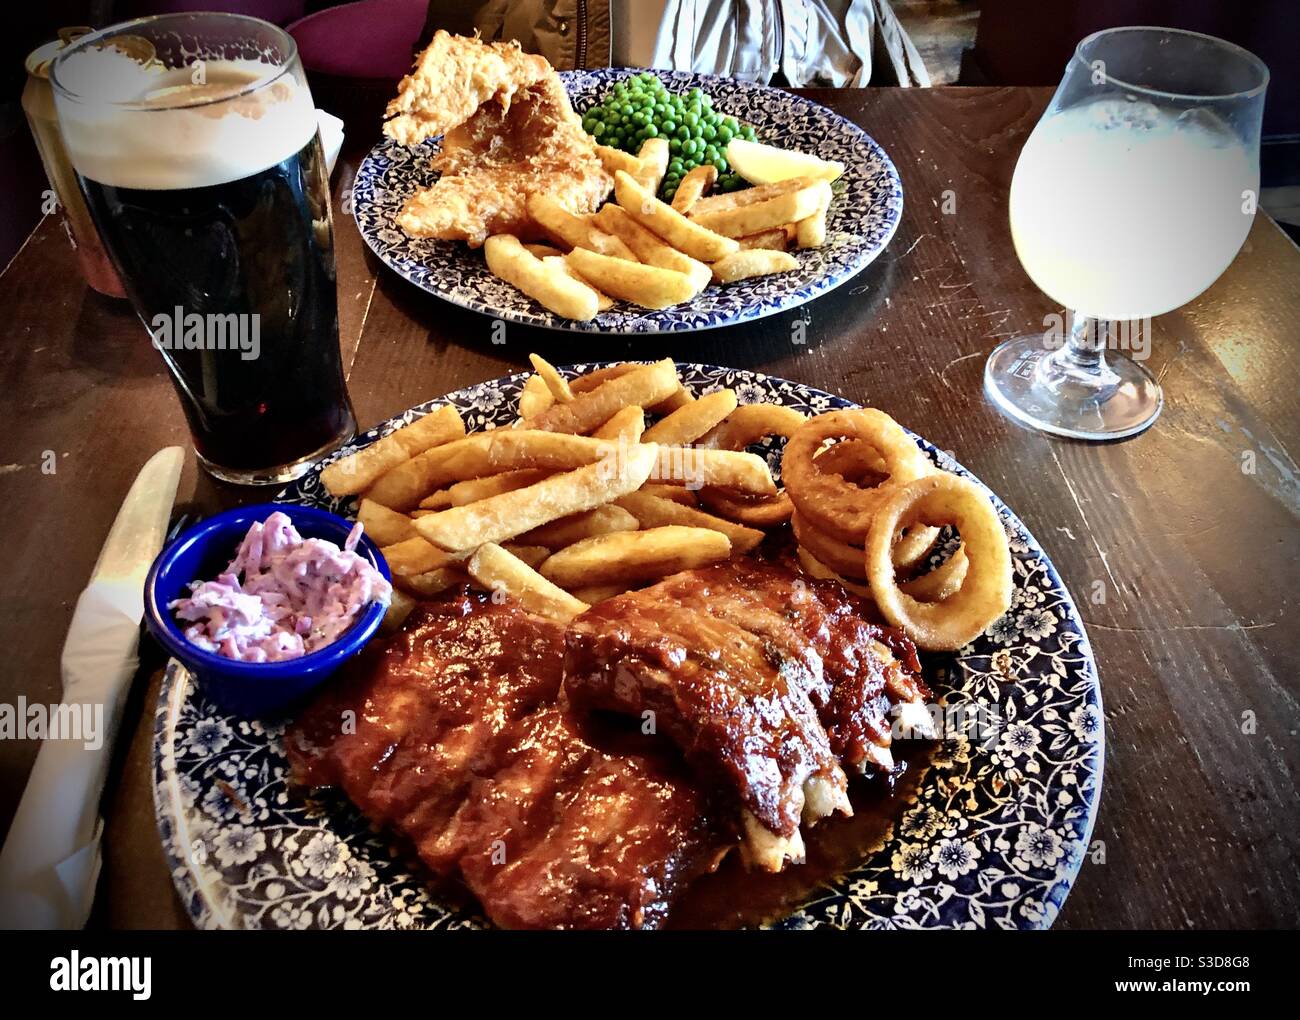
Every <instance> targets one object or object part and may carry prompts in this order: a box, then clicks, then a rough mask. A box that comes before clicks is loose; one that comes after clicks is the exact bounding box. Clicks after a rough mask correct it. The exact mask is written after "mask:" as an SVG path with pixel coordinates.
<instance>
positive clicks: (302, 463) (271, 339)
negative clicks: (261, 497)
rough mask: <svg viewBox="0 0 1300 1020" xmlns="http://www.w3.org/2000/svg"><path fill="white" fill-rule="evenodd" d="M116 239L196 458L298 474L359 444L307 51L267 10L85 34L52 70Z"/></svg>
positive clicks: (70, 133) (224, 474)
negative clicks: (304, 60)
mask: <svg viewBox="0 0 1300 1020" xmlns="http://www.w3.org/2000/svg"><path fill="white" fill-rule="evenodd" d="M50 82H51V85H52V86H53V88H54V94H55V103H56V105H57V108H58V113H59V123H60V129H61V131H62V133H63V138H64V142H65V144H66V147H67V150H68V155H69V158H70V160H71V162H72V165H73V167H74V169H75V170H76V171H77V176H78V179H79V180H80V183H81V187H82V190H83V191H84V192H85V196H86V202H87V205H88V206H89V208H90V212H91V215H92V216H93V218H94V220H95V223H96V225H97V226H98V228H99V232H100V235H101V236H102V238H103V241H104V245H105V247H106V248H107V250H108V252H109V255H110V257H111V258H112V260H113V263H114V265H115V266H116V268H117V271H118V274H119V275H120V276H121V278H122V281H123V284H124V285H125V287H126V290H127V293H128V295H129V297H130V298H131V302H132V304H133V305H134V306H135V310H136V312H137V313H138V314H139V315H140V318H141V319H143V320H144V324H145V328H146V329H147V330H148V331H149V335H150V337H151V339H152V341H153V344H154V346H155V347H157V348H158V350H159V351H160V352H161V353H162V356H163V359H164V360H165V361H166V363H167V367H168V369H169V370H170V372H171V376H172V380H173V382H174V383H175V386H176V391H177V393H178V394H179V395H180V401H181V406H182V407H183V408H184V410H185V415H186V417H187V419H188V420H189V424H190V431H191V433H192V434H193V436H194V447H195V450H196V452H197V454H198V458H199V462H200V463H201V464H202V465H203V466H204V467H205V468H206V469H207V470H208V471H209V472H210V473H211V474H213V475H215V476H216V477H217V478H220V479H223V480H225V481H231V482H238V483H241V484H260V483H273V482H284V481H288V480H290V479H292V478H296V477H297V476H299V475H301V474H303V473H304V472H305V471H306V470H307V469H308V468H310V467H311V465H312V463H313V462H314V461H315V460H317V459H319V458H320V457H322V456H324V455H325V454H327V453H329V452H330V451H331V450H334V449H336V448H337V447H338V446H339V445H341V444H342V443H344V442H346V441H347V440H348V439H350V438H351V437H352V435H353V433H354V431H355V428H356V422H355V419H354V417H353V413H352V406H351V403H350V402H349V400H348V395H347V388H346V385H345V383H344V380H343V367H342V361H341V357H340V354H339V338H338V301H337V297H336V295H335V290H334V235H333V228H332V224H331V220H330V202H329V180H328V174H327V171H326V168H325V161H324V157H323V155H322V153H321V145H320V140H319V137H318V135H317V129H316V114H315V107H314V105H313V103H312V100H311V94H310V93H309V92H308V89H307V82H306V78H305V77H304V75H303V70H302V64H301V63H300V62H299V60H298V53H297V48H296V47H295V45H294V42H293V39H291V38H290V37H289V36H288V35H287V34H286V33H284V32H283V31H281V30H280V29H279V28H276V27H275V26H274V25H270V24H267V23H266V22H264V21H259V20H258V19H256V18H248V17H242V16H238V15H230V14H173V15H163V16H161V17H156V18H144V19H141V20H139V21H132V22H128V23H126V24H122V25H117V26H114V27H112V28H109V29H105V30H104V31H102V32H97V33H94V34H92V35H88V36H84V37H83V38H81V39H80V40H78V41H77V43H76V44H75V45H73V46H71V47H69V48H68V49H67V50H65V51H64V52H63V53H62V54H61V55H60V56H59V58H58V59H57V60H56V61H55V63H54V66H53V68H52V69H51V72H50Z"/></svg>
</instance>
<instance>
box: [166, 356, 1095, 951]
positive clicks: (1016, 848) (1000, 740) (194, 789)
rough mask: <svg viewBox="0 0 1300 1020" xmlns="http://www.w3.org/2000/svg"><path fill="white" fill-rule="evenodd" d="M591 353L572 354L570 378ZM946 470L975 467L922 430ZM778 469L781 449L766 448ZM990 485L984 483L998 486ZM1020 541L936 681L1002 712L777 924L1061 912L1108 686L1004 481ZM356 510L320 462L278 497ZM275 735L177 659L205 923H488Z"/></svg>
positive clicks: (504, 411)
mask: <svg viewBox="0 0 1300 1020" xmlns="http://www.w3.org/2000/svg"><path fill="white" fill-rule="evenodd" d="M594 367H596V366H594V365H575V366H571V367H570V368H569V369H565V370H564V371H565V372H566V374H568V375H574V374H578V373H581V372H585V371H590V370H591V369H592V368H594ZM679 370H680V373H681V377H682V381H683V382H684V383H685V384H686V386H688V387H689V388H690V389H691V390H692V391H693V392H694V393H696V394H702V393H706V392H709V391H711V390H715V389H719V388H721V387H731V388H733V389H735V391H736V393H737V395H738V396H739V397H740V400H741V402H742V403H759V402H774V403H780V404H786V405H788V406H790V407H793V408H796V409H797V410H799V411H802V412H804V413H806V414H820V413H821V412H823V411H827V410H831V409H834V408H840V407H850V406H853V405H852V404H850V403H849V402H848V401H846V400H843V399H841V398H839V397H835V396H832V395H830V394H828V393H823V392H821V391H820V390H814V389H811V388H809V387H807V386H802V385H800V384H799V383H794V382H789V381H787V380H784V379H777V378H774V377H771V376H765V375H760V374H758V373H755V372H746V371H742V370H739V369H731V368H719V367H715V366H711V365H680V366H679ZM525 378H526V376H525V375H522V374H519V375H513V376H509V377H507V378H504V379H498V380H494V381H492V382H486V383H480V384H479V385H477V386H471V387H469V388H468V389H464V390H460V391H459V392H456V393H452V394H449V395H448V396H446V397H443V398H441V399H439V400H432V401H429V402H428V403H425V404H421V405H420V406H418V407H415V408H412V409H411V410H409V411H407V412H406V413H405V414H402V415H400V416H398V417H396V418H394V419H392V420H390V421H388V422H385V423H384V424H383V425H380V426H378V427H377V428H375V429H371V430H370V431H369V432H367V433H366V434H365V435H363V436H360V437H358V438H357V440H356V441H355V442H354V443H353V444H352V445H351V446H349V447H347V448H345V449H344V450H342V451H340V454H339V455H340V456H341V455H343V454H345V453H348V452H351V451H352V450H354V449H356V448H357V447H359V446H364V445H366V444H367V443H370V442H373V441H374V440H375V439H377V438H378V437H379V436H380V435H381V434H385V433H387V432H390V431H391V430H392V429H393V428H395V427H397V426H398V425H401V424H405V423H407V422H410V421H411V420H412V419H414V418H416V417H418V416H419V415H421V414H423V413H425V412H427V411H429V410H430V409H432V408H434V407H436V406H438V405H440V404H443V403H450V404H453V405H455V406H456V407H457V408H458V409H459V410H460V412H461V414H462V415H463V416H464V418H465V425H466V428H467V429H469V430H471V431H479V430H482V429H486V428H493V427H497V426H501V425H506V424H508V423H509V422H511V421H512V420H513V419H514V416H515V406H516V401H517V399H518V395H519V391H520V388H521V387H522V385H523V382H524V380H525ZM920 442H921V445H922V446H923V447H924V449H925V451H926V453H927V454H928V455H929V456H930V457H931V458H932V459H933V460H934V461H935V463H937V464H938V465H939V466H941V467H942V468H944V469H946V470H949V471H955V472H957V473H958V474H961V475H965V476H967V477H971V476H970V474H969V472H967V471H966V470H965V469H964V468H962V467H961V465H959V464H958V463H957V462H956V461H954V460H952V459H951V458H950V457H948V456H947V455H945V454H944V453H942V452H941V451H939V450H936V449H935V448H934V447H933V446H931V445H930V444H928V443H926V442H925V441H924V440H921V441H920ZM768 455H769V459H770V460H771V461H772V465H773V468H774V469H775V468H779V458H778V456H777V451H776V450H775V449H772V450H769V451H768ZM986 491H987V490H986ZM989 497H990V498H991V499H992V500H993V502H994V504H995V505H996V507H997V509H998V512H999V513H1000V514H1001V516H1002V519H1003V523H1004V524H1005V526H1006V529H1007V534H1008V536H1009V538H1010V544H1011V552H1012V559H1013V563H1014V568H1015V589H1014V598H1013V602H1012V607H1011V610H1010V612H1009V613H1007V615H1006V616H1005V617H1003V618H1002V619H1001V620H1000V621H998V622H997V623H995V624H994V625H993V626H992V627H991V628H990V629H989V631H988V632H987V633H986V634H984V635H983V636H981V637H980V638H978V639H977V640H976V641H974V642H972V643H971V644H970V645H968V646H967V647H966V648H964V649H962V650H961V651H960V652H959V653H957V655H956V656H955V657H952V658H950V659H947V660H946V661H947V663H948V665H947V667H946V668H945V669H944V670H943V671H942V675H941V676H940V678H939V680H938V682H937V684H936V685H935V686H936V687H937V688H938V691H937V693H938V694H940V695H942V697H943V698H944V699H945V701H946V703H947V704H948V705H949V706H950V707H951V709H952V711H953V713H954V714H956V713H958V712H965V714H966V717H967V718H968V719H976V720H982V721H984V722H985V723H990V724H992V725H991V727H990V728H991V730H992V732H991V734H986V735H987V739H971V738H969V737H967V736H963V735H961V734H960V733H958V734H955V735H950V736H949V738H948V739H945V740H944V741H943V742H942V743H941V744H940V745H939V746H938V747H937V748H936V750H935V753H934V754H933V756H932V758H931V761H930V763H929V766H928V770H927V771H926V772H925V774H924V775H923V777H922V778H921V780H920V782H919V785H918V786H917V788H916V792H915V795H914V797H913V798H912V799H911V800H910V801H909V802H908V803H907V804H906V805H905V806H900V808H899V811H898V815H897V817H898V821H897V823H896V824H894V825H892V826H891V827H890V829H889V831H888V833H887V834H886V836H885V837H884V839H883V841H882V843H881V845H880V846H879V848H878V849H877V850H876V851H874V852H873V853H871V854H870V855H869V856H868V857H867V858H866V859H864V860H863V861H862V862H861V863H860V865H859V866H858V867H857V868H856V869H854V870H853V871H851V872H849V873H848V874H845V875H843V876H842V877H840V878H837V879H834V880H832V881H830V882H827V883H826V884H825V885H823V886H820V887H819V888H818V889H817V890H816V892H815V894H814V895H813V896H812V897H811V898H810V899H809V900H808V901H807V902H805V903H804V904H802V905H801V906H800V907H799V909H798V910H796V911H795V912H794V913H793V914H791V915H790V916H789V917H787V918H785V919H783V920H782V921H780V922H778V923H777V927H789V928H796V927H816V926H833V927H844V928H849V927H852V928H857V927H896V928H920V927H926V928H928V927H999V928H1042V927H1046V926H1048V925H1050V924H1051V922H1052V920H1053V919H1054V918H1055V917H1056V914H1057V911H1058V910H1059V909H1060V907H1061V904H1062V902H1064V900H1065V896H1066V893H1067V892H1068V891H1069V888H1070V885H1071V883H1072V882H1073V881H1074V878H1075V876H1076V874H1077V873H1078V870H1079V866H1080V865H1081V863H1082V861H1083V857H1084V855H1085V851H1086V849H1087V845H1088V839H1089V836H1090V834H1091V832H1092V824H1093V819H1094V818H1095V816H1096V810H1097V803H1098V799H1099V796H1100V793H1101V772H1102V749H1103V720H1102V708H1101V690H1100V687H1099V685H1098V681H1097V672H1096V666H1095V664H1094V662H1093V657H1092V650H1091V649H1090V647H1089V645H1088V639H1087V636H1086V635H1085V633H1084V629H1083V623H1082V621H1081V620H1080V619H1079V614H1078V611H1077V610H1076V609H1075V606H1074V603H1073V601H1072V600H1071V598H1070V595H1069V593H1068V592H1067V591H1066V590H1065V586H1064V585H1063V584H1062V583H1061V579H1060V577H1059V576H1058V575H1057V573H1056V570H1055V569H1054V568H1053V566H1052V564H1051V563H1050V562H1049V561H1048V559H1047V557H1046V555H1045V554H1044V553H1043V550H1042V549H1041V548H1040V547H1039V545H1038V543H1037V542H1036V541H1035V540H1034V538H1033V536H1032V535H1030V534H1029V532H1028V531H1027V530H1026V529H1025V526H1024V525H1023V524H1021V523H1020V521H1019V520H1018V519H1017V518H1016V516H1015V515H1014V514H1013V513H1011V511H1010V510H1008V509H1007V508H1006V507H1005V506H1004V505H1003V504H1002V502H1001V501H1000V500H998V499H997V497H996V496H994V495H993V494H992V493H989ZM278 498H279V499H281V500H285V501H287V502H291V503H302V504H305V505H309V506H318V507H324V508H326V509H329V510H332V511H334V512H336V513H343V514H348V515H350V514H351V513H352V511H353V510H354V506H353V501H352V500H349V499H335V498H334V497H332V496H330V494H329V493H328V492H326V491H325V489H324V487H323V486H322V485H321V483H320V475H319V472H313V473H311V474H309V475H307V476H306V477H305V478H303V479H302V480H300V481H299V482H298V483H296V484H295V485H292V486H290V487H289V488H288V489H286V490H285V491H284V492H283V493H282V494H281V495H280V496H279V497H278ZM282 735H283V730H282V728H281V727H279V726H266V725H263V724H261V723H258V722H248V721H245V720H242V719H239V718H236V717H232V716H228V715H226V714H224V713H223V712H221V711H220V710H219V709H217V708H216V707H214V706H213V705H212V704H211V703H210V702H209V701H208V700H207V699H206V698H205V697H204V696H203V694H202V692H201V691H199V690H197V689H196V685H195V683H194V680H193V678H192V677H190V675H189V674H188V673H187V672H186V671H185V670H184V668H183V667H181V666H180V665H179V664H178V663H176V662H172V663H171V664H170V665H169V666H168V669H167V672H166V675H165V677H164V680H163V685H162V693H161V695H160V697H159V701H158V707H157V716H156V723H155V740H154V804H155V807H156V811H157V817H158V826H159V829H160V831H161V833H162V841H163V847H164V849H165V851H166V854H167V858H168V861H169V862H170V866H171V872H172V877H173V879H174V880H175V882H176V887H177V889H178V890H179V892H180V895H181V899H182V900H183V901H184V903H185V906H186V908H187V909H188V911H189V913H190V916H191V917H192V918H193V919H194V922H195V924H197V925H199V926H200V927H211V928H217V927H225V928H280V927H285V928H308V927H312V928H327V927H364V928H441V927H463V926H479V925H482V924H483V923H484V922H483V921H482V919H481V918H480V917H478V916H476V915H475V914H473V913H469V912H466V911H465V910H463V909H462V908H458V907H456V906H454V905H451V904H446V903H442V902H439V900H438V899H437V898H436V896H435V895H434V894H432V893H431V892H430V891H429V890H428V889H426V887H425V885H424V883H423V880H422V877H421V874H420V872H419V870H418V867H411V866H410V865H409V863H408V861H407V859H406V858H405V857H404V856H402V855H401V854H399V852H398V851H397V850H396V849H394V847H393V844H392V842H391V841H390V840H389V839H388V838H386V837H385V836H384V834H382V833H380V832H376V831H375V830H373V829H372V828H371V827H370V826H369V825H368V824H367V822H366V821H365V819H364V818H362V817H361V815H360V814H359V813H358V812H357V811H356V810H355V809H354V808H353V807H352V806H351V805H350V804H348V803H347V802H346V801H345V800H344V799H342V798H341V797H332V796H331V797H324V798H321V799H316V800H311V801H304V800H302V799H300V798H299V797H298V796H296V795H294V794H291V793H290V791H289V789H288V786H287V785H286V782H285V775H286V769H287V763H286V760H285V756H284V752H283V747H282Z"/></svg>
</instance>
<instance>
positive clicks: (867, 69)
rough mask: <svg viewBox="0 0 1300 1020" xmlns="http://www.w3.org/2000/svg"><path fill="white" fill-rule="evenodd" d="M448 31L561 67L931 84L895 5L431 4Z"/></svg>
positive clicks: (740, 0)
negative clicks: (506, 42) (511, 46)
mask: <svg viewBox="0 0 1300 1020" xmlns="http://www.w3.org/2000/svg"><path fill="white" fill-rule="evenodd" d="M439 28H443V29H446V30H447V31H449V32H453V33H460V34H468V33H471V32H474V31H477V32H478V33H479V34H480V35H482V37H483V38H484V39H487V40H491V41H496V40H502V39H514V40H517V41H518V42H519V44H520V45H521V46H523V48H524V49H525V50H527V51H529V52H531V53H540V54H541V55H542V56H544V57H546V59H547V60H549V61H550V62H551V63H552V64H553V65H554V66H555V67H558V68H560V69H562V70H567V69H572V68H588V67H611V66H612V67H656V68H661V69H665V70H675V71H695V72H700V73H707V74H721V75H729V76H732V77H736V78H744V79H747V80H749V81H756V82H762V83H764V84H768V83H774V84H778V85H789V86H792V87H795V88H801V87H815V86H826V87H836V88H860V87H863V86H865V85H867V84H869V83H870V84H880V85H929V84H930V78H929V75H928V74H927V73H926V70H925V65H924V63H923V62H922V60H921V57H920V54H919V53H918V52H917V50H916V47H915V46H914V45H913V44H912V41H911V40H910V39H909V38H908V37H907V33H906V32H904V31H903V27H902V25H900V24H899V21H898V18H897V17H896V16H895V14H894V12H893V11H892V10H891V9H890V6H889V3H888V0H477V2H475V0H469V2H466V0H430V3H429V13H428V18H427V20H426V23H425V30H424V32H423V33H422V34H421V40H420V45H421V47H423V46H424V45H425V44H426V43H427V42H428V40H429V39H430V38H432V36H433V33H434V32H435V31H436V30H437V29H439Z"/></svg>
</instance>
